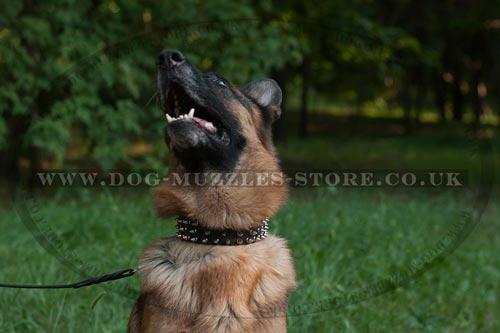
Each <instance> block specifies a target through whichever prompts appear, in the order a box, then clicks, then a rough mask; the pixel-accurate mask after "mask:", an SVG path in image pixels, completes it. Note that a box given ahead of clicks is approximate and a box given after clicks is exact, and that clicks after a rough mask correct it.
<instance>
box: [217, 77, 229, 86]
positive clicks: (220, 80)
mask: <svg viewBox="0 0 500 333" xmlns="http://www.w3.org/2000/svg"><path fill="white" fill-rule="evenodd" d="M214 82H215V83H216V84H218V85H219V86H221V87H227V85H226V82H225V81H224V80H223V79H219V78H215V79H214Z"/></svg>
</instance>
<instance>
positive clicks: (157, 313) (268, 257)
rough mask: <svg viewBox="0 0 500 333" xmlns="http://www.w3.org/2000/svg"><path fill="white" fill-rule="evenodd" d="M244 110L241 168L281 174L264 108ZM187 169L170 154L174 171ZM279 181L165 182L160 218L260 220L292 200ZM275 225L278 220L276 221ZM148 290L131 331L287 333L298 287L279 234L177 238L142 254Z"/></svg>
mask: <svg viewBox="0 0 500 333" xmlns="http://www.w3.org/2000/svg"><path fill="white" fill-rule="evenodd" d="M229 108H230V109H231V110H234V112H235V114H237V115H238V119H239V121H240V122H241V125H242V128H243V134H244V136H245V138H246V139H247V145H246V147H245V148H244V151H243V153H242V155H241V157H240V159H239V162H238V165H237V168H236V169H237V170H251V171H253V172H259V171H260V172H268V171H279V166H278V161H277V159H276V157H275V152H274V147H273V146H272V143H271V137H270V133H269V136H266V135H264V136H263V135H262V133H261V132H259V131H258V128H259V127H260V126H262V124H261V122H262V120H261V119H260V116H259V114H260V113H259V112H258V110H255V112H253V113H249V112H248V111H247V110H244V111H242V110H241V108H242V106H241V105H240V104H235V105H230V107H229ZM183 172H185V171H184V169H183V167H182V165H181V164H180V163H179V162H178V161H177V160H176V158H175V156H172V158H171V168H170V174H172V173H181V174H182V173H183ZM286 198H287V188H286V185H285V184H284V183H283V184H281V185H276V186H250V187H241V186H206V187H187V186H170V185H169V184H167V183H163V184H161V185H160V186H159V187H158V188H157V189H156V191H155V193H154V206H155V208H156V211H157V214H158V216H160V217H163V218H166V217H171V216H176V215H183V216H188V217H190V218H192V219H194V220H196V221H198V222H199V223H200V224H201V225H205V226H210V227H214V228H231V229H247V228H250V227H255V226H258V225H260V223H261V221H262V220H263V219H264V218H266V217H268V216H273V215H274V214H275V213H276V212H277V211H278V209H280V208H281V207H282V206H283V205H284V204H285V203H286ZM271 223H272V221H271ZM140 274H141V295H140V297H139V299H138V301H137V302H136V304H135V306H134V309H133V311H132V314H131V316H130V321H129V332H131V333H137V332H141V333H142V332H154V333H159V332H203V333H208V332H273V333H274V332H285V331H286V311H287V300H288V294H289V292H290V291H291V290H293V289H295V288H296V282H295V270H294V266H293V261H292V257H291V254H290V251H289V249H288V248H287V245H286V241H285V240H283V239H281V238H278V237H276V236H272V235H270V236H268V238H266V239H264V240H262V241H258V242H256V243H254V244H250V245H241V246H212V245H203V244H194V243H189V242H186V241H182V240H179V239H177V238H175V237H171V238H165V239H162V240H159V241H157V242H155V243H153V244H151V245H150V246H149V247H148V248H147V249H146V250H145V251H144V253H143V255H142V258H141V272H140Z"/></svg>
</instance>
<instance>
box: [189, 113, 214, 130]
mask: <svg viewBox="0 0 500 333" xmlns="http://www.w3.org/2000/svg"><path fill="white" fill-rule="evenodd" d="M191 119H192V120H193V121H194V122H195V123H196V124H197V125H198V126H199V127H201V128H205V129H207V130H208V131H210V132H212V133H217V128H216V127H215V126H214V124H212V123H211V122H209V121H206V120H204V119H201V118H198V117H192V118H191Z"/></svg>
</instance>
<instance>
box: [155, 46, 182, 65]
mask: <svg viewBox="0 0 500 333" xmlns="http://www.w3.org/2000/svg"><path fill="white" fill-rule="evenodd" d="M185 60H186V58H185V57H184V55H183V54H182V53H181V52H180V51H177V50H164V51H162V52H161V53H160V55H159V56H158V60H157V61H156V64H157V65H158V66H164V65H167V66H169V67H170V68H173V67H176V66H179V65H182V63H183V62H184V61H185Z"/></svg>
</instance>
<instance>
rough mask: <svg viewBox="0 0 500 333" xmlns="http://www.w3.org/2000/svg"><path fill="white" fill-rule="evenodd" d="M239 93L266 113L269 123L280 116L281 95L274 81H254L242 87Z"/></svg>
mask: <svg viewBox="0 0 500 333" xmlns="http://www.w3.org/2000/svg"><path fill="white" fill-rule="evenodd" d="M241 91H242V92H243V93H244V94H245V95H247V96H248V97H249V98H250V99H252V100H253V101H254V102H255V103H256V104H258V105H259V106H260V107H262V108H263V109H264V110H266V111H267V113H268V115H267V116H268V117H269V118H270V120H271V122H274V121H275V120H277V119H278V118H279V117H280V116H281V101H282V99H283V94H282V92H281V88H280V87H279V86H278V84H277V83H276V81H274V80H272V79H260V80H255V81H252V82H250V83H248V84H247V85H246V86H244V87H243V88H242V89H241ZM266 111H265V112H266Z"/></svg>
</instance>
